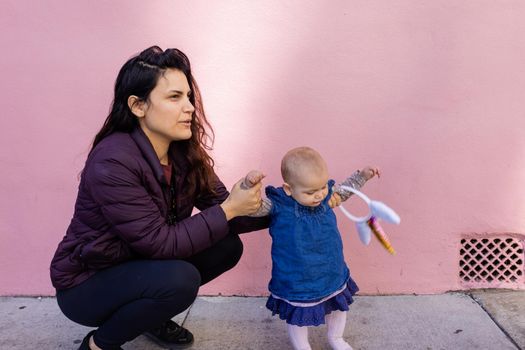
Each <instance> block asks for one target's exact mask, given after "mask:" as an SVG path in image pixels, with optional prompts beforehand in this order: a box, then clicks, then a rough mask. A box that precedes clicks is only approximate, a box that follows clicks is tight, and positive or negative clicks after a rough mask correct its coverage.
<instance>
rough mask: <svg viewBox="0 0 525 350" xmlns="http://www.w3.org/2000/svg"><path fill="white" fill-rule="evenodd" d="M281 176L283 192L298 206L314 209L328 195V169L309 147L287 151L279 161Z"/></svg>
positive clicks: (318, 155) (321, 158)
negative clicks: (297, 203)
mask: <svg viewBox="0 0 525 350" xmlns="http://www.w3.org/2000/svg"><path fill="white" fill-rule="evenodd" d="M281 174H282V177H283V180H284V184H283V189H284V191H285V192H286V194H287V195H288V196H292V198H293V199H295V200H296V201H297V202H299V204H302V205H305V206H308V207H316V206H318V205H319V204H321V202H322V201H323V199H324V198H325V197H326V195H327V194H328V168H327V166H326V163H325V161H324V159H323V157H321V155H320V154H319V153H318V152H317V151H315V150H313V149H312V148H310V147H298V148H294V149H292V150H290V151H288V152H287V153H286V154H285V155H284V157H283V160H282V161H281Z"/></svg>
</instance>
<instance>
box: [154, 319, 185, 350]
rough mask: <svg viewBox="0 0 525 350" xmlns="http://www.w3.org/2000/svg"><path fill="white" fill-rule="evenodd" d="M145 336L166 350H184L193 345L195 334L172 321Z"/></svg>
mask: <svg viewBox="0 0 525 350" xmlns="http://www.w3.org/2000/svg"><path fill="white" fill-rule="evenodd" d="M144 335H145V336H146V337H148V338H150V339H151V340H153V341H154V342H155V343H157V344H159V345H160V346H163V347H164V348H166V349H184V348H187V347H190V346H191V344H192V343H193V334H191V332H190V331H189V330H187V329H186V328H184V327H182V326H179V325H178V324H176V323H175V322H173V321H172V320H169V321H167V322H164V323H163V324H162V325H161V326H160V327H157V328H154V329H151V330H149V331H147V332H144Z"/></svg>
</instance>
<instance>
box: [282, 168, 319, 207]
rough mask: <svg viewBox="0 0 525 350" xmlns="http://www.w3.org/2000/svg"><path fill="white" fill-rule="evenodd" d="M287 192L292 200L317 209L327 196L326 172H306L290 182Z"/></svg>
mask: <svg viewBox="0 0 525 350" xmlns="http://www.w3.org/2000/svg"><path fill="white" fill-rule="evenodd" d="M290 182H291V183H290V184H289V191H290V194H289V195H291V196H292V198H293V199H295V200H296V201H297V202H298V203H299V204H301V205H304V206H307V207H317V206H318V205H319V204H321V202H322V201H323V199H325V198H326V196H327V195H328V172H327V171H326V169H324V170H322V171H319V172H315V173H314V172H307V173H303V174H300V175H298V176H295V178H294V179H293V181H290Z"/></svg>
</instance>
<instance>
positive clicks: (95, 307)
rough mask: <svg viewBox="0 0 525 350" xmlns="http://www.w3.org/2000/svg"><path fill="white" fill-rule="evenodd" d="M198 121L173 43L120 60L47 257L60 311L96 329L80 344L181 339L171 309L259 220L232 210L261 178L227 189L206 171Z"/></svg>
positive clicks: (212, 273) (238, 247)
mask: <svg viewBox="0 0 525 350" xmlns="http://www.w3.org/2000/svg"><path fill="white" fill-rule="evenodd" d="M207 128H208V129H210V130H211V128H210V126H209V124H208V122H207V120H206V117H205V114H204V110H203V108H202V102H201V100H200V94H199V90H198V87H197V84H196V83H195V80H194V79H193V76H192V74H191V69H190V62H189V60H188V58H187V57H186V55H184V53H182V52H181V51H179V50H177V49H168V50H166V51H163V50H162V49H160V48H159V47H157V46H154V47H151V48H148V49H146V50H144V51H143V52H141V53H140V54H139V55H137V56H135V57H132V58H131V59H129V60H128V61H127V62H126V63H125V64H124V66H123V67H122V68H121V70H120V72H119V74H118V77H117V80H116V83H115V96H114V100H113V104H112V109H111V112H110V114H109V116H108V117H107V119H106V121H105V123H104V125H103V127H102V129H101V130H100V131H99V132H98V134H97V135H96V137H95V140H94V142H93V147H92V149H91V151H90V153H89V156H88V159H87V161H86V164H85V167H84V170H83V172H82V179H81V181H80V186H79V190H78V197H77V201H76V204H75V212H74V215H73V219H72V221H71V223H70V225H69V228H68V230H67V233H66V235H65V237H64V238H63V240H62V242H61V243H60V244H59V245H58V248H57V251H56V253H55V255H54V257H53V260H52V262H51V281H52V283H53V286H54V287H55V288H56V290H57V301H58V304H59V306H60V308H61V310H62V312H63V313H64V314H65V315H66V316H67V317H68V318H70V319H71V320H73V321H75V322H77V323H80V324H82V325H85V326H90V327H98V328H97V329H96V330H94V331H91V332H89V333H88V334H87V335H86V337H85V338H84V340H83V341H82V344H81V346H80V349H121V347H120V346H121V345H122V344H124V343H125V342H127V341H130V340H132V339H134V338H135V337H137V336H138V335H140V334H145V335H147V336H149V337H150V338H152V339H153V340H155V341H156V342H158V343H159V344H161V345H163V346H165V347H168V348H177V347H184V346H187V345H189V344H191V343H192V342H193V335H192V334H191V333H190V332H189V331H188V330H186V329H184V328H183V327H181V326H179V325H177V324H176V323H175V322H173V321H171V318H172V317H174V316H175V315H177V314H178V313H180V312H182V311H183V310H185V309H186V308H188V307H189V306H190V305H191V304H192V303H193V301H194V300H195V298H196V297H197V292H198V290H199V287H200V286H201V285H203V284H205V283H207V282H209V281H211V280H212V279H214V278H216V277H217V276H219V275H221V274H222V273H224V272H225V271H227V270H229V269H231V268H232V267H234V266H235V265H236V264H237V262H238V261H239V259H240V257H241V254H242V249H243V248H242V243H241V240H240V239H239V237H238V236H237V234H239V233H242V232H248V231H254V230H259V229H263V228H266V227H267V226H268V219H267V218H266V217H263V218H248V217H242V216H245V215H248V214H251V213H253V212H255V211H256V210H257V209H258V208H259V206H260V204H261V194H260V189H261V184H260V183H259V184H257V185H256V186H255V187H254V188H251V189H243V188H241V187H240V185H241V182H242V180H241V181H239V182H238V183H237V184H235V186H234V187H233V189H232V191H231V193H228V191H227V190H226V189H225V187H224V185H223V184H222V182H221V181H220V180H219V179H218V177H217V176H216V175H215V173H214V171H213V160H212V158H211V157H210V156H209V155H208V154H207V150H209V146H208V145H207V141H208V140H210V137H209V134H208V133H207V131H206V130H207ZM194 207H196V208H197V209H199V210H200V212H199V213H198V214H195V215H193V216H192V215H191V214H192V210H193V208H194Z"/></svg>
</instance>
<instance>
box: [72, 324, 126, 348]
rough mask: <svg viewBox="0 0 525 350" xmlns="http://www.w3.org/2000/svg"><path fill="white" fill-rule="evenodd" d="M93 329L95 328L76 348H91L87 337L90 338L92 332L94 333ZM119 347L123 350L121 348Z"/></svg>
mask: <svg viewBox="0 0 525 350" xmlns="http://www.w3.org/2000/svg"><path fill="white" fill-rule="evenodd" d="M95 331H96V329H94V330H92V331H91V332H89V333H88V334H87V335H86V336H85V337H84V339H83V340H82V343H80V347H79V348H78V350H91V348H90V347H89V339H91V337H92V336H93V334H95ZM119 349H121V350H123V349H122V348H119Z"/></svg>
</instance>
